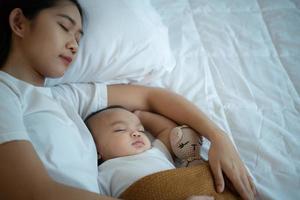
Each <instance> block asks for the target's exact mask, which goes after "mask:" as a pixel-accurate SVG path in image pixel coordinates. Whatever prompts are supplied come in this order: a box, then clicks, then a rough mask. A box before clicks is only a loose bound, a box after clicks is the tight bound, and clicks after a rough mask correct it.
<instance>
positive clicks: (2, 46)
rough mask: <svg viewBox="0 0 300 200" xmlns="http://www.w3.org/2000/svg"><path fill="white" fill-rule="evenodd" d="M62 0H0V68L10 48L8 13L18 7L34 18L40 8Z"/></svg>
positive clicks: (78, 5)
mask: <svg viewBox="0 0 300 200" xmlns="http://www.w3.org/2000/svg"><path fill="white" fill-rule="evenodd" d="M64 1H70V2H72V3H73V4H74V5H75V6H76V7H77V9H78V11H79V13H80V15H81V19H83V11H82V8H81V6H80V4H79V3H78V1H77V0H64ZM60 2H62V0H1V1H0V68H1V67H2V66H3V65H4V64H5V62H6V60H7V58H8V56H9V51H10V50H11V36H12V31H11V28H10V25H9V15H10V13H11V11H12V10H13V9H15V8H20V9H21V10H22V12H23V14H24V16H25V17H26V18H28V19H30V20H31V19H34V18H35V17H36V16H37V15H38V14H39V13H40V12H41V11H42V10H44V9H47V8H51V7H54V6H56V5H57V4H58V3H60Z"/></svg>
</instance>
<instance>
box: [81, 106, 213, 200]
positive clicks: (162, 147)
mask: <svg viewBox="0 0 300 200" xmlns="http://www.w3.org/2000/svg"><path fill="white" fill-rule="evenodd" d="M86 124H87V126H88V128H89V129H90V131H91V133H92V135H93V138H94V140H95V143H96V148H97V151H98V155H99V159H100V160H101V161H102V163H101V164H100V165H99V167H98V169H99V174H98V183H99V188H100V192H101V194H105V195H109V196H112V197H120V195H121V194H122V193H123V192H124V191H125V190H126V189H127V188H128V187H129V186H131V185H132V184H133V183H135V182H136V181H137V180H139V179H141V178H143V177H145V176H147V175H149V174H154V173H156V172H160V171H164V170H170V169H174V168H175V165H174V161H173V157H174V153H173V151H172V147H171V144H170V139H169V138H170V133H171V132H172V130H175V128H178V127H177V124H175V123H174V122H173V121H171V120H169V119H167V118H165V117H163V116H161V115H157V114H154V113H150V112H145V111H135V112H134V113H133V112H130V111H128V110H126V109H125V108H123V107H120V106H111V107H108V108H105V109H102V110H100V111H98V112H96V113H93V114H92V115H91V116H89V117H88V118H87V119H86ZM144 127H145V128H146V129H147V130H148V131H149V132H150V133H151V134H152V135H153V136H154V138H155V139H154V140H153V142H150V139H149V138H148V136H147V135H146V133H145V129H144ZM182 145H193V144H187V143H186V144H182ZM198 146H199V145H198ZM199 187H200V186H199ZM191 195H192V194H191ZM197 199H211V198H210V197H206V196H201V197H200V196H199V197H198V198H197Z"/></svg>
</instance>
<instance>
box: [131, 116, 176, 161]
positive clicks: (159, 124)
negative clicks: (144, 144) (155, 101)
mask: <svg viewBox="0 0 300 200" xmlns="http://www.w3.org/2000/svg"><path fill="white" fill-rule="evenodd" d="M134 114H136V115H137V116H138V117H139V119H140V120H141V122H142V124H143V126H144V128H145V129H146V130H147V131H149V132H150V133H151V134H152V135H153V136H154V137H155V138H157V139H159V140H160V141H162V143H164V145H165V146H166V147H167V149H168V150H169V152H170V153H171V154H172V156H174V153H173V151H172V147H171V144H170V133H171V131H172V129H173V128H175V127H176V126H177V124H176V123H175V122H173V121H172V120H170V119H168V118H166V117H164V116H162V115H159V114H156V113H151V112H147V111H135V112H134Z"/></svg>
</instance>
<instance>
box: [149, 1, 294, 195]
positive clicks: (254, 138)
mask: <svg viewBox="0 0 300 200" xmlns="http://www.w3.org/2000/svg"><path fill="white" fill-rule="evenodd" d="M152 4H153V5H154V7H155V8H156V9H157V10H158V12H159V13H160V15H161V17H162V19H163V21H164V23H165V25H167V26H168V28H169V34H170V35H169V37H170V45H171V48H172V50H173V52H174V55H175V57H176V60H177V66H176V67H175V69H174V70H173V71H172V72H171V73H169V74H165V76H164V78H163V79H161V80H160V81H156V82H153V83H152V85H155V86H160V87H166V88H170V89H172V90H174V91H176V92H178V93H180V94H183V95H184V96H185V97H187V98H188V99H189V100H191V101H193V102H194V103H195V104H196V105H197V106H199V108H201V109H202V110H203V111H204V112H205V113H207V114H208V116H209V117H210V118H211V119H212V120H213V121H214V122H216V123H217V124H218V125H219V126H220V127H222V128H223V129H224V130H225V131H226V132H227V133H228V135H229V136H230V137H231V138H232V139H233V141H234V142H235V144H236V147H237V149H238V151H239V152H240V155H241V157H242V159H243V160H244V161H245V163H246V165H247V167H248V168H249V170H250V171H251V173H252V175H253V176H254V180H255V182H256V186H257V189H258V192H259V195H258V199H300V192H299V188H300V175H299V174H300V173H299V172H300V142H299V141H300V98H299V94H300V67H299V63H300V37H299V36H300V10H299V8H300V2H299V1H298V0H286V1H272V0H247V1H246V0H245V1H234V0H226V1H218V0H182V1H172V0H152ZM206 148H207V147H206Z"/></svg>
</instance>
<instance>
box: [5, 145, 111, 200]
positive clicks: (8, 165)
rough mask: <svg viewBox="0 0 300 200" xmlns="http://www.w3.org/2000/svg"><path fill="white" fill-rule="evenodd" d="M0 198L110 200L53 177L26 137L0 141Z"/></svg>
mask: <svg viewBox="0 0 300 200" xmlns="http://www.w3.org/2000/svg"><path fill="white" fill-rule="evenodd" d="M0 163H1V164H0V199H14V200H18V199H20V200H27V199H28V200H32V199H36V200H39V199H40V200H57V199H64V200H82V199H85V200H89V199H90V200H97V199H99V200H113V198H109V197H104V196H100V195H98V194H96V193H92V192H88V191H84V190H81V189H77V188H74V187H69V186H66V185H63V184H60V183H57V182H55V181H53V180H52V179H51V178H50V177H49V175H48V173H47V171H46V169H45V168H44V166H43V164H42V162H41V161H40V159H39V158H38V155H37V154H36V153H35V151H34V148H33V146H32V145H31V143H30V142H27V141H13V142H7V143H4V144H0Z"/></svg>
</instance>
